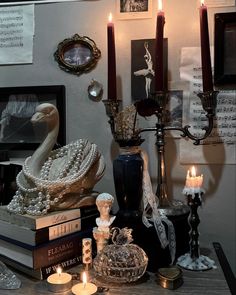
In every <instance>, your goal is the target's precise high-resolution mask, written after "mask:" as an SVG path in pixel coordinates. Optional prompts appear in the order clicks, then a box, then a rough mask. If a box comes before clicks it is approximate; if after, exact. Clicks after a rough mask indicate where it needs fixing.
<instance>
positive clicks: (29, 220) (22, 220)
mask: <svg viewBox="0 0 236 295" xmlns="http://www.w3.org/2000/svg"><path fill="white" fill-rule="evenodd" d="M0 216H1V217H0V219H1V220H4V221H7V222H9V223H13V224H16V225H19V226H23V227H26V228H28V229H32V230H38V229H40V228H44V227H48V226H51V225H56V224H59V223H63V222H66V221H69V220H72V219H76V218H80V217H81V211H80V209H79V208H78V209H70V210H64V211H55V212H51V213H49V214H47V215H45V216H30V215H27V214H25V215H21V214H14V213H11V212H8V211H7V208H6V206H0Z"/></svg>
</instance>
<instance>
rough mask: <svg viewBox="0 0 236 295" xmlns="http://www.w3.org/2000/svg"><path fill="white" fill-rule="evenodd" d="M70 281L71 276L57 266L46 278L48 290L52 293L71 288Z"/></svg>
mask: <svg viewBox="0 0 236 295" xmlns="http://www.w3.org/2000/svg"><path fill="white" fill-rule="evenodd" d="M71 282H72V276H71V275H70V274H68V273H65V272H62V269H61V267H58V268H57V272H56V273H54V274H52V275H50V276H49V277H48V278H47V283H48V290H49V291H51V292H54V293H58V292H64V291H67V290H69V289H70V288H71Z"/></svg>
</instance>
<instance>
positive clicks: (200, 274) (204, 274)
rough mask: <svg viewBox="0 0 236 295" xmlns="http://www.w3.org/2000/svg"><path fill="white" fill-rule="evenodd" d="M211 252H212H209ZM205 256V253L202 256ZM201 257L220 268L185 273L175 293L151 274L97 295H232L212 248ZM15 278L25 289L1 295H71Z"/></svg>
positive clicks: (2, 292)
mask: <svg viewBox="0 0 236 295" xmlns="http://www.w3.org/2000/svg"><path fill="white" fill-rule="evenodd" d="M209 249H210V250H209ZM203 252H204V253H203ZM201 254H203V255H206V256H208V257H210V258H211V259H213V260H214V261H215V264H216V266H217V268H216V269H211V270H207V271H189V270H184V269H183V284H182V286H181V287H179V288H178V289H176V290H174V291H173V290H168V289H164V288H162V287H161V286H159V285H158V284H157V282H156V275H155V274H154V273H148V274H147V275H146V276H145V277H147V279H146V280H145V282H138V283H132V284H120V285H115V284H109V285H104V284H102V286H106V287H109V291H107V292H104V293H98V294H104V295H113V294H114V295H118V294H122V295H123V294H130V295H141V294H148V295H152V294H153V295H154V294H155V295H157V294H160V295H168V294H172V295H173V293H174V294H177V295H180V294H185V295H186V294H193V295H196V294H201V295H203V294H212V295H213V294H214V295H217V294H219V295H222V294H224V295H228V294H229V295H230V294H231V292H230V290H229V287H228V285H227V282H226V280H225V277H224V274H223V271H222V269H221V266H220V264H219V261H218V258H217V256H216V254H215V251H214V250H213V248H212V247H210V248H207V249H201ZM77 271H79V267H75V268H72V269H71V270H70V272H71V273H73V272H77ZM14 272H15V274H16V275H17V276H18V278H19V279H20V280H21V282H22V285H21V287H20V289H17V290H0V294H1V295H14V294H17V295H32V294H34V295H46V294H48V295H50V294H51V295H52V294H57V295H60V294H64V295H71V294H72V292H71V291H68V292H64V293H52V292H49V291H48V289H47V282H46V281H45V280H44V281H38V280H34V279H31V278H30V277H27V276H25V275H23V274H21V273H19V272H17V271H15V270H14ZM77 283H78V281H76V280H73V285H74V284H77Z"/></svg>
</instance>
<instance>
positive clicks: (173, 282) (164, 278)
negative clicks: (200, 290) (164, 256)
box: [156, 266, 183, 290]
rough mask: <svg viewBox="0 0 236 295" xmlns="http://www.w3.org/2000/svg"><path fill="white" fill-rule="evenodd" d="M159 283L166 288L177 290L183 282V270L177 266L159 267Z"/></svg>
mask: <svg viewBox="0 0 236 295" xmlns="http://www.w3.org/2000/svg"><path fill="white" fill-rule="evenodd" d="M156 276H157V283H158V284H159V285H160V286H161V287H162V288H165V289H170V290H175V289H177V288H179V287H180V286H181V285H182V284H183V273H182V270H181V269H180V268H178V267H176V266H172V267H166V268H159V269H158V271H157V274H156Z"/></svg>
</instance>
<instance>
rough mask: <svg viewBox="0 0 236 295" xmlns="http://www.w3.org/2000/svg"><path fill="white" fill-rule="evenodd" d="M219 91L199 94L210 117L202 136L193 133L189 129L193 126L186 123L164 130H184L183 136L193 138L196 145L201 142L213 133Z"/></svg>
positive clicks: (207, 115)
mask: <svg viewBox="0 0 236 295" xmlns="http://www.w3.org/2000/svg"><path fill="white" fill-rule="evenodd" d="M218 93H219V92H218V91H207V92H201V93H199V94H198V97H199V98H200V99H201V103H202V107H203V109H204V110H205V111H206V112H207V114H206V117H207V119H208V125H207V126H205V127H203V128H202V130H204V131H205V133H204V134H203V135H202V136H200V137H197V136H195V135H194V134H192V133H191V132H190V131H189V128H191V126H189V125H186V126H184V127H171V126H165V127H164V130H175V131H178V130H179V131H180V132H182V134H181V136H182V137H187V138H189V139H191V140H193V141H194V144H195V145H198V144H200V142H201V141H202V140H204V139H206V138H207V137H208V136H209V135H210V134H211V131H212V129H213V126H214V117H215V109H216V105H217V95H218Z"/></svg>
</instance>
